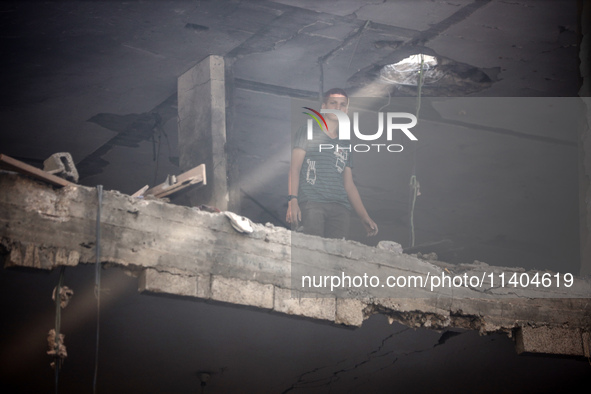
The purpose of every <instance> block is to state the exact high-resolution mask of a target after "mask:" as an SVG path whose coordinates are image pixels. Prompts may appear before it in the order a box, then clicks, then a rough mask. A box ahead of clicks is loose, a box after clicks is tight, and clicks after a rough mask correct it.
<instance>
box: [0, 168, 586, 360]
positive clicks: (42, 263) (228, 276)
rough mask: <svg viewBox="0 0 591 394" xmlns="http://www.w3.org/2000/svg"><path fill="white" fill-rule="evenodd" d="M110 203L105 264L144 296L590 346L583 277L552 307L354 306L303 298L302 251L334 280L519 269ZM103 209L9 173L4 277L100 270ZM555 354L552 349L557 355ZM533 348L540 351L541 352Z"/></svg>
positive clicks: (106, 203) (533, 302)
mask: <svg viewBox="0 0 591 394" xmlns="http://www.w3.org/2000/svg"><path fill="white" fill-rule="evenodd" d="M102 201H103V203H102V220H101V232H102V238H101V241H100V248H101V257H102V262H103V263H110V264H112V265H116V266H121V267H123V268H125V269H126V270H129V271H131V272H134V273H135V274H136V275H138V276H139V277H140V280H139V282H140V284H139V288H140V291H145V292H151V293H157V294H171V295H177V296H185V297H195V298H200V299H206V300H211V301H217V302H223V303H229V304H234V305H243V306H249V307H254V308H259V309H263V310H269V311H273V312H277V313H283V314H287V315H294V316H301V317H305V318H310V319H316V320H321V321H325V322H330V323H334V324H342V325H347V326H360V325H361V324H362V323H363V321H364V320H365V319H366V318H367V317H369V316H371V315H372V314H376V313H379V314H384V315H386V316H388V318H389V319H390V320H391V321H397V322H400V323H403V324H405V325H407V326H409V327H427V328H431V329H443V328H446V327H460V328H467V329H473V330H478V331H479V332H480V333H482V334H486V333H490V332H505V333H508V334H509V335H512V334H513V332H514V331H515V330H518V329H521V328H522V327H547V328H550V329H553V328H561V329H567V330H569V332H571V331H572V330H575V331H576V332H575V333H574V334H573V335H572V338H583V337H582V336H581V335H579V336H578V337H577V335H576V333H585V335H586V333H588V332H589V331H590V329H591V305H589V302H588V300H589V298H590V297H591V282H590V281H589V280H588V279H582V278H575V279H574V282H573V290H572V292H565V291H564V289H562V288H550V289H548V290H547V291H548V292H549V293H548V294H546V295H545V296H546V297H549V298H540V297H541V293H540V291H539V290H535V289H527V288H524V289H521V290H517V289H514V290H511V291H507V289H503V288H499V287H498V286H497V287H492V286H489V287H488V288H486V289H474V288H466V289H454V290H453V291H452V292H450V291H449V289H435V290H434V291H430V290H429V289H424V288H417V289H412V291H410V290H409V289H399V290H398V292H395V291H394V290H392V292H391V293H390V294H391V296H390V297H379V296H378V295H381V294H388V293H376V294H377V295H376V294H373V295H372V294H370V293H365V294H361V293H360V294H361V296H359V297H351V295H349V296H347V295H346V294H347V291H344V292H341V293H339V292H330V291H325V292H324V294H320V290H319V289H314V291H310V290H309V289H301V288H295V287H294V284H293V282H292V278H291V276H292V275H293V271H292V268H293V265H292V256H293V250H294V249H296V250H297V249H302V250H305V251H306V256H308V257H310V258H312V259H313V260H314V261H325V262H327V264H326V266H325V267H324V269H325V270H326V271H325V272H326V273H330V274H332V275H335V274H337V273H338V272H339V271H340V270H345V271H347V272H355V271H354V270H355V269H356V270H358V272H364V271H365V272H372V270H375V269H376V268H377V269H380V270H385V272H388V273H390V274H392V275H397V276H400V275H409V274H413V275H418V274H422V275H425V274H429V275H437V274H438V273H441V272H443V271H445V272H449V273H452V272H453V273H456V274H458V275H463V274H466V275H481V274H482V272H483V270H488V271H490V272H497V273H500V272H506V273H507V274H510V273H512V272H516V270H515V269H514V268H513V269H506V268H503V267H489V266H487V265H486V264H483V263H475V264H467V265H462V266H454V265H451V264H446V263H443V262H438V261H427V260H424V259H421V258H418V257H417V256H412V255H404V254H394V253H393V252H391V251H389V250H383V249H379V248H374V247H369V246H366V245H363V244H360V243H357V242H352V241H343V240H330V239H323V238H320V237H313V236H308V235H301V236H298V237H293V236H292V233H291V232H290V231H289V230H286V229H284V228H279V227H274V226H272V225H261V224H253V228H254V231H253V233H251V234H241V233H238V232H237V231H236V230H234V229H233V228H232V226H231V224H230V223H229V221H228V219H227V218H226V216H225V215H223V214H210V213H206V212H202V211H199V210H197V209H194V208H188V207H183V206H177V205H173V204H168V203H165V202H163V201H160V200H144V199H137V198H132V197H130V196H127V195H123V194H121V193H118V192H111V191H106V192H104V194H103V199H102ZM96 209H97V193H96V190H95V189H92V188H87V187H80V186H73V187H66V188H62V189H57V190H55V189H53V188H51V187H49V186H47V185H44V184H40V183H38V182H35V181H32V180H30V179H27V178H24V177H20V176H17V175H11V174H1V175H0V242H1V245H2V246H3V249H4V251H5V252H6V253H7V254H8V255H7V257H6V266H7V267H29V268H37V269H53V268H56V267H58V266H62V265H68V266H72V265H76V264H78V263H92V262H94V259H95V248H96V235H95V228H96V222H95V221H96V215H95V213H96ZM333 264H336V266H334V265H333ZM517 271H518V270H517ZM521 272H523V271H521ZM413 293H414V296H413V295H411V294H413ZM527 334H528V333H527V332H526V335H527ZM536 335H539V332H536ZM585 338H586V337H585ZM582 340H583V339H581V341H582ZM525 343H526V344H527V343H528V342H525ZM555 346H556V344H555V343H554V344H553V345H552V347H546V348H545V350H549V351H552V352H556V350H555V349H554V347H555ZM577 346H578V347H577ZM562 348H564V347H561V349H562ZM572 348H578V349H581V350H580V352H579V353H576V354H572V355H585V353H584V352H585V350H584V349H588V348H589V347H588V346H587V347H585V346H583V344H582V343H579V344H578V345H577V344H574V345H573V344H572V343H571V344H570V345H569V346H568V349H572ZM525 349H526V350H525V351H533V350H532V349H534V350H536V349H537V350H536V351H539V349H540V347H539V345H536V346H534V347H527V346H526V347H525ZM528 349H529V350H528ZM569 351H571V352H572V350H569Z"/></svg>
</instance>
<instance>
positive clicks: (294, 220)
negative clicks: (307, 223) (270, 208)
mask: <svg viewBox="0 0 591 394" xmlns="http://www.w3.org/2000/svg"><path fill="white" fill-rule="evenodd" d="M285 220H287V223H291V228H292V229H293V230H296V229H297V228H298V227H299V224H300V222H301V221H302V211H300V206H299V204H298V200H297V199H296V198H294V199H292V200H290V201H289V202H288V203H287V215H286V216H285Z"/></svg>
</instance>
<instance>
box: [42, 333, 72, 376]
mask: <svg viewBox="0 0 591 394" xmlns="http://www.w3.org/2000/svg"><path fill="white" fill-rule="evenodd" d="M65 337H66V336H65V335H64V334H59V339H58V340H57V342H56V340H55V339H56V338H55V330H54V329H53V328H52V329H51V330H49V332H48V333H47V346H48V347H49V350H48V351H47V354H48V355H49V356H53V357H55V358H56V359H57V360H54V361H52V362H51V367H52V368H55V361H58V360H59V363H60V366H61V364H62V363H63V361H64V360H65V359H66V357H68V352H67V351H66V345H64V338H65Z"/></svg>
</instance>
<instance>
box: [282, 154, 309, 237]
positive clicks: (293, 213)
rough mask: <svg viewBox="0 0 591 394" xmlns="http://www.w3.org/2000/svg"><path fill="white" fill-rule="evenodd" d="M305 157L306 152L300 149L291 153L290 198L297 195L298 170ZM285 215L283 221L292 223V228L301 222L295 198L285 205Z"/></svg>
mask: <svg viewBox="0 0 591 394" xmlns="http://www.w3.org/2000/svg"><path fill="white" fill-rule="evenodd" d="M305 157H306V151H305V150H303V149H301V148H294V149H293V150H292V151H291V164H290V166H289V194H290V195H292V196H297V195H298V189H299V187H300V170H301V169H302V164H303V163H304V158H305ZM287 204H288V205H287V215H286V217H285V220H287V223H293V225H294V228H297V227H298V224H299V222H300V221H301V220H302V212H301V211H300V206H299V203H298V199H297V198H293V199H291V200H290V201H289V202H288V203H287Z"/></svg>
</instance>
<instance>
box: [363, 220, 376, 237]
mask: <svg viewBox="0 0 591 394" xmlns="http://www.w3.org/2000/svg"><path fill="white" fill-rule="evenodd" d="M362 222H363V226H364V227H365V231H367V236H368V237H372V236H374V235H376V234H377V233H378V225H377V224H376V223H375V222H374V221H373V220H371V218H370V217H369V216H368V217H366V218H365V219H363V220H362Z"/></svg>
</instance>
